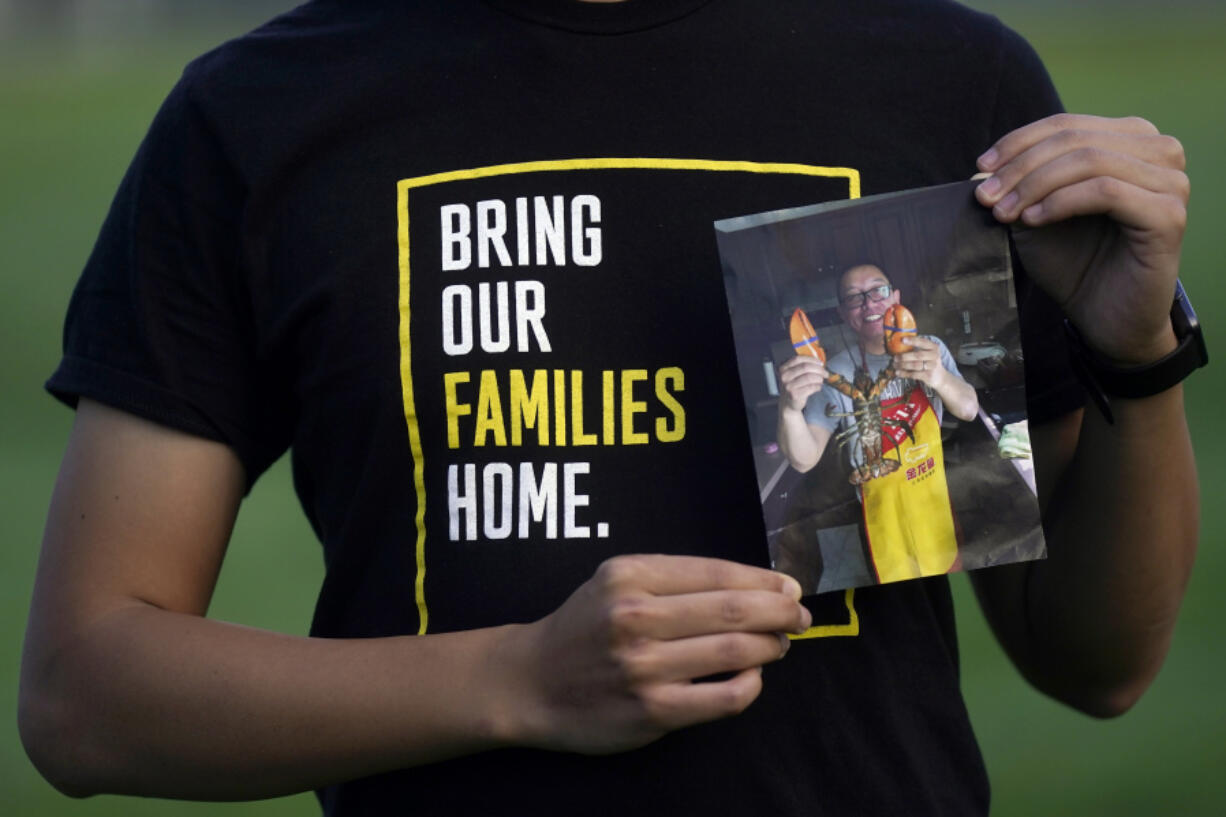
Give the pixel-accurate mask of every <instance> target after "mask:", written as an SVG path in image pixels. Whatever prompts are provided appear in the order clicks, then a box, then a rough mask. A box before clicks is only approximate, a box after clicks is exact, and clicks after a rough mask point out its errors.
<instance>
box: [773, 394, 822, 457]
mask: <svg viewBox="0 0 1226 817" xmlns="http://www.w3.org/2000/svg"><path fill="white" fill-rule="evenodd" d="M779 447H780V448H781V449H783V453H784V456H786V457H787V458H788V462H789V463H791V465H792V467H793V468H795V469H796V470H797V471H800V472H801V473H805V472H806V471H809V470H811V469H812V468H813V466H815V465H817V463H818V461H819V460H820V459H821V458H822V452H823V451H824V450H825V445H824V444H821V445H819V444H818V441H817V440H816V439H814V437H813V432H812V430H811V429H810V426H809V424H808V422H806V421H805V415H804V412H803V411H797V410H796V409H793V408H789V407H788V406H785V405H782V403H781V405H780V408H779Z"/></svg>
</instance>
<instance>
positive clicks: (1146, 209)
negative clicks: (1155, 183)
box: [1021, 176, 1188, 249]
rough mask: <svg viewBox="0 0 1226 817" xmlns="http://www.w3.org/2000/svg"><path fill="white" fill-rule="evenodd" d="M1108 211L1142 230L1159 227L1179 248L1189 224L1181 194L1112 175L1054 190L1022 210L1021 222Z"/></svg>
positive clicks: (1032, 223)
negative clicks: (1158, 190)
mask: <svg viewBox="0 0 1226 817" xmlns="http://www.w3.org/2000/svg"><path fill="white" fill-rule="evenodd" d="M1097 214H1102V215H1107V216H1110V217H1111V218H1112V219H1114V220H1115V221H1117V222H1118V223H1120V224H1122V225H1124V226H1126V227H1131V228H1134V229H1137V230H1142V231H1147V232H1148V231H1156V232H1158V233H1160V234H1164V235H1166V236H1167V237H1168V238H1169V241H1170V242H1171V244H1172V246H1171V247H1168V248H1164V249H1175V248H1178V245H1179V241H1180V239H1181V238H1182V236H1183V231H1184V228H1185V226H1186V225H1187V218H1188V211H1187V205H1186V203H1185V202H1184V201H1183V200H1182V199H1181V198H1180V197H1178V196H1174V195H1169V194H1164V193H1154V192H1152V191H1150V190H1145V189H1144V188H1141V187H1137V186H1136V185H1132V184H1129V183H1127V182H1124V181H1121V180H1119V179H1116V178H1112V177H1110V176H1099V177H1097V178H1093V179H1086V180H1085V181H1082V182H1078V183H1077V184H1073V185H1069V186H1067V187H1062V188H1060V189H1058V190H1054V191H1052V192H1051V193H1050V194H1049V195H1047V196H1046V197H1045V198H1043V200H1042V201H1040V202H1036V203H1035V204H1032V205H1031V206H1029V207H1027V208H1026V209H1025V210H1024V211H1022V215H1021V220H1022V223H1023V224H1025V225H1026V226H1028V227H1039V226H1041V225H1043V224H1048V223H1051V222H1054V221H1063V220H1065V219H1069V218H1073V217H1075V216H1088V215H1097Z"/></svg>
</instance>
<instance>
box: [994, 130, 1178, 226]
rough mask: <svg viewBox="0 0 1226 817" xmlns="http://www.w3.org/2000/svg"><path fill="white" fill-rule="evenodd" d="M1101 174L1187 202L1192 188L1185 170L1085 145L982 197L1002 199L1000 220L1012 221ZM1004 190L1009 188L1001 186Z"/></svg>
mask: <svg viewBox="0 0 1226 817" xmlns="http://www.w3.org/2000/svg"><path fill="white" fill-rule="evenodd" d="M1098 177H1111V178H1116V179H1119V180H1120V181H1123V182H1126V183H1128V184H1130V185H1133V186H1136V187H1139V188H1142V189H1145V190H1148V191H1150V192H1153V193H1162V194H1167V195H1173V196H1178V197H1179V198H1181V199H1182V200H1183V201H1185V202H1186V201H1187V200H1188V194H1189V191H1190V187H1189V184H1188V177H1187V175H1186V174H1185V173H1184V172H1183V171H1182V170H1176V169H1173V168H1168V167H1163V166H1160V165H1156V164H1153V163H1151V162H1148V161H1142V160H1140V159H1137V158H1135V157H1134V156H1130V155H1128V154H1124V153H1116V152H1113V151H1109V150H1103V149H1100V148H1097V147H1086V148H1079V149H1077V150H1074V151H1072V152H1070V153H1065V154H1062V155H1059V156H1056V157H1054V158H1053V159H1052V160H1051V161H1049V162H1046V163H1044V164H1041V165H1039V166H1038V167H1036V168H1035V169H1034V170H1033V171H1031V172H1030V173H1028V174H1027V175H1025V176H1023V177H1021V178H1019V179H1017V181H1016V182H1009V181H1002V185H1006V186H1007V185H1009V184H1012V188H1011V189H1009V192H1008V193H1005V194H1004V195H1003V196H1002V195H1001V191H997V192H996V193H994V194H992V195H988V194H983V195H982V196H981V197H980V198H981V200H983V201H985V202H987V201H991V200H993V199H999V200H998V201H997V202H996V204H995V206H994V207H993V212H994V213H995V215H996V217H997V218H999V219H1000V220H1002V221H1010V220H1013V219H1015V218H1016V217H1017V215H1018V214H1019V213H1021V212H1022V210H1024V209H1026V208H1027V207H1029V206H1030V205H1032V204H1034V203H1035V202H1038V201H1041V200H1042V199H1043V198H1044V197H1046V196H1047V195H1048V194H1050V193H1051V192H1052V191H1054V190H1058V189H1059V188H1061V187H1068V186H1070V185H1073V184H1077V183H1078V182H1082V181H1085V180H1087V179H1093V178H1098ZM984 184H987V182H985V183H984ZM1004 189H1006V187H1002V188H1001V190H1004Z"/></svg>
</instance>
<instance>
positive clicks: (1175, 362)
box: [1064, 281, 1209, 423]
mask: <svg viewBox="0 0 1226 817" xmlns="http://www.w3.org/2000/svg"><path fill="white" fill-rule="evenodd" d="M1171 326H1172V327H1173V329H1174V330H1175V338H1176V340H1177V341H1178V345H1177V346H1176V347H1175V350H1174V351H1173V352H1171V353H1170V354H1168V355H1166V356H1165V357H1162V358H1160V359H1159V360H1156V361H1154V362H1153V363H1147V364H1145V365H1143V366H1128V367H1122V366H1115V365H1113V364H1111V363H1108V362H1107V361H1105V360H1103V359H1102V358H1101V357H1099V356H1098V355H1096V354H1095V353H1094V352H1093V351H1092V350H1091V349H1090V347H1089V346H1087V345H1086V342H1085V340H1084V339H1083V338H1082V337H1081V333H1080V332H1078V331H1077V327H1075V326H1073V324H1072V323H1070V322H1069V321H1068V320H1067V319H1065V321H1064V333H1065V336H1066V337H1067V339H1068V348H1069V357H1070V358H1071V360H1072V363H1073V370H1074V371H1075V372H1076V373H1077V376H1078V378H1079V379H1080V380H1081V382H1082V384H1083V385H1084V386H1085V387H1086V390H1087V391H1088V392H1089V393H1090V398H1091V399H1092V400H1093V401H1094V403H1095V405H1097V406H1098V409H1099V411H1101V412H1102V414H1103V417H1105V418H1106V419H1107V422H1109V423H1114V422H1115V416H1114V414H1113V413H1112V411H1111V401H1110V399H1109V398H1110V397H1124V398H1137V397H1149V396H1151V395H1154V394H1159V393H1161V392H1164V391H1166V390H1167V389H1169V388H1171V387H1172V386H1174V385H1175V384H1177V383H1179V382H1181V381H1183V380H1184V378H1186V377H1187V376H1188V375H1190V374H1192V372H1194V371H1196V369H1198V368H1200V367H1201V366H1204V365H1205V364H1207V363H1208V362H1209V352H1208V349H1207V348H1206V346H1205V338H1204V334H1203V333H1202V332H1201V328H1200V322H1199V321H1197V319H1196V312H1195V311H1194V310H1193V309H1192V304H1191V302H1190V301H1189V300H1188V295H1187V293H1186V292H1184V289H1183V285H1182V284H1181V283H1179V282H1178V281H1176V282H1175V301H1174V303H1173V304H1172V305H1171Z"/></svg>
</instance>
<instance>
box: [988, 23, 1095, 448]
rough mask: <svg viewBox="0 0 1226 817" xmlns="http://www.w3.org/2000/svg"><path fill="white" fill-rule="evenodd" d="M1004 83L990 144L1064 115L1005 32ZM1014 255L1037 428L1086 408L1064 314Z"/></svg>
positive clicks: (1021, 44) (1030, 60) (1038, 64)
mask: <svg viewBox="0 0 1226 817" xmlns="http://www.w3.org/2000/svg"><path fill="white" fill-rule="evenodd" d="M1001 54H1002V59H1001V64H1000V80H999V83H998V85H997V94H996V100H995V105H994V109H993V118H992V125H991V131H992V133H991V138H992V140H996V139H998V138H1000V137H1001V136H1004V135H1005V134H1006V133H1008V132H1009V131H1012V130H1014V129H1016V128H1019V127H1021V126H1022V125H1026V124H1029V123H1031V122H1034V121H1036V120H1039V119H1042V118H1043V117H1046V116H1050V115H1051V114H1054V113H1060V112H1062V111H1063V110H1064V106H1063V104H1062V103H1061V102H1060V96H1059V94H1058V93H1057V92H1056V89H1055V86H1054V85H1053V84H1052V81H1051V77H1050V76H1049V75H1048V73H1047V69H1046V68H1044V66H1043V62H1042V61H1041V60H1040V59H1039V56H1038V54H1036V53H1035V51H1034V49H1033V48H1031V46H1030V44H1029V43H1027V42H1026V41H1025V40H1024V39H1022V37H1021V36H1019V35H1018V34H1017V33H1015V32H1013V31H1012V30H1010V29H1008V28H1004V27H1003V26H1002V41H1001ZM1010 251H1011V252H1013V268H1014V271H1015V275H1014V286H1015V287H1016V290H1017V305H1018V317H1019V321H1020V324H1021V336H1022V354H1023V357H1024V359H1025V370H1026V402H1027V416H1028V418H1029V420H1030V422H1031V423H1034V424H1036V425H1038V424H1041V423H1043V422H1046V421H1048V420H1051V419H1054V418H1056V417H1059V416H1061V415H1063V414H1067V413H1068V412H1070V411H1073V410H1074V409H1077V408H1080V407H1081V406H1082V405H1084V403H1085V392H1084V390H1083V389H1082V387H1081V384H1080V382H1079V381H1078V380H1077V377H1076V375H1075V374H1074V373H1073V368H1072V364H1071V363H1070V361H1069V356H1068V348H1067V346H1066V345H1065V340H1064V330H1063V325H1062V323H1063V320H1064V316H1063V314H1062V313H1061V311H1060V308H1059V307H1058V306H1057V305H1056V304H1055V302H1053V301H1052V299H1051V298H1049V297H1048V296H1047V294H1046V293H1045V292H1043V291H1042V290H1041V289H1039V288H1038V287H1037V286H1035V285H1034V284H1033V283H1032V282H1031V280H1030V277H1029V276H1028V275H1027V274H1026V269H1025V267H1024V266H1023V264H1022V263H1021V260H1020V259H1019V258H1018V256H1017V253H1016V252H1015V251H1014V250H1013V249H1012V247H1011V248H1010Z"/></svg>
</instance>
